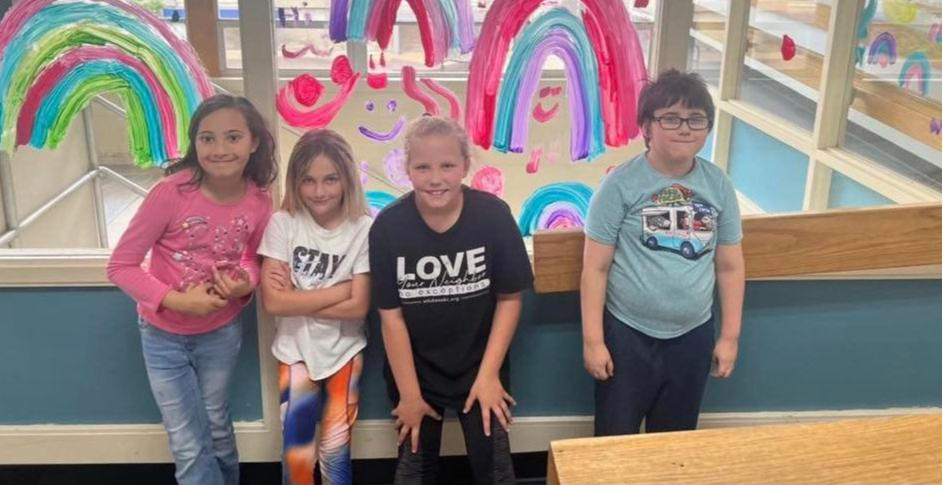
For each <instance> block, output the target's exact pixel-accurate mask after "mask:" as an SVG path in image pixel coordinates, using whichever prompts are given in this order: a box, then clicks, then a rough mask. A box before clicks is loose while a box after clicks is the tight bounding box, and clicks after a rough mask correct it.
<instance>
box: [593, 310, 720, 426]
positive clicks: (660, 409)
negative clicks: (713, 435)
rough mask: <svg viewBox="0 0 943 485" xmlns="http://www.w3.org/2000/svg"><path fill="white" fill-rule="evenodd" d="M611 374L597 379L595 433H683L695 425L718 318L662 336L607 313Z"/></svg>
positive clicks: (606, 336)
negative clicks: (673, 336)
mask: <svg viewBox="0 0 943 485" xmlns="http://www.w3.org/2000/svg"><path fill="white" fill-rule="evenodd" d="M603 334H604V338H605V342H606V347H607V348H608V349H609V354H610V355H611V356H612V364H613V369H614V370H613V373H614V375H613V377H610V378H609V379H607V380H605V381H596V426H595V434H596V436H611V435H623V434H636V433H638V432H639V427H640V426H641V424H642V420H643V419H644V420H645V431H646V432H649V433H651V432H660V431H684V430H692V429H694V428H696V427H697V417H698V413H699V412H700V408H701V399H702V398H703V396H704V388H705V386H706V385H707V378H708V375H709V374H710V369H711V360H712V355H713V349H714V319H713V317H711V318H710V319H708V320H707V322H705V323H704V324H702V325H700V326H698V327H696V328H695V329H693V330H691V331H690V332H688V333H686V334H684V335H681V336H680V337H675V338H670V339H658V338H654V337H650V336H648V335H646V334H644V333H642V332H639V331H638V330H635V329H634V328H632V327H630V326H628V325H626V324H624V323H622V322H621V321H619V320H618V319H617V318H616V317H615V316H613V315H612V314H611V313H609V311H608V310H607V311H606V312H605V316H604V317H603Z"/></svg>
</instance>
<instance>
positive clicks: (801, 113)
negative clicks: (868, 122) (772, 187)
mask: <svg viewBox="0 0 943 485" xmlns="http://www.w3.org/2000/svg"><path fill="white" fill-rule="evenodd" d="M829 11H830V8H829V6H828V5H826V4H823V3H819V2H817V1H816V0H794V1H790V2H781V1H773V0H759V1H758V2H756V4H755V6H754V7H753V8H751V9H750V28H749V30H748V34H747V50H746V56H745V58H744V65H745V68H744V71H743V77H742V78H741V82H740V99H742V100H744V101H748V102H750V103H752V104H755V105H756V106H758V107H760V108H761V109H763V110H765V111H768V112H770V113H772V114H774V115H776V116H780V117H782V118H784V119H785V120H786V121H788V122H790V123H792V124H794V125H797V126H799V127H800V128H803V129H804V130H806V131H808V132H809V133H811V132H812V130H813V126H814V124H815V110H816V104H817V102H818V97H819V93H818V89H819V83H820V79H821V77H822V69H823V65H824V64H823V61H824V58H825V50H826V45H827V42H828V18H829Z"/></svg>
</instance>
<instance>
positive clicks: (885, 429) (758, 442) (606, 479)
mask: <svg viewBox="0 0 943 485" xmlns="http://www.w3.org/2000/svg"><path fill="white" fill-rule="evenodd" d="M941 424H943V419H941V416H940V414H930V415H922V416H904V417H893V418H874V419H862V420H848V421H836V422H828V423H809V424H786V425H774V426H757V427H747V428H725V429H711V430H703V431H689V432H680V433H661V434H648V435H646V434H641V435H635V436H616V437H606V438H583V439H571V440H561V441H554V442H552V443H551V444H550V456H549V457H548V463H547V484H548V485H556V484H602V483H606V484H616V483H625V484H628V483H730V484H737V483H849V484H850V483H940V481H941V475H940V464H941V461H940V460H941V452H940V450H941V444H940V437H941V434H940V426H941Z"/></svg>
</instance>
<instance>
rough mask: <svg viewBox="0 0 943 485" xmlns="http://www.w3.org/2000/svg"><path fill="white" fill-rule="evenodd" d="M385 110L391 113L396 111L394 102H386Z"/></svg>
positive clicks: (392, 100) (393, 100)
mask: <svg viewBox="0 0 943 485" xmlns="http://www.w3.org/2000/svg"><path fill="white" fill-rule="evenodd" d="M386 109H388V110H389V111H390V112H391V113H392V112H394V111H396V100H395V99H391V100H390V101H389V102H387V103H386Z"/></svg>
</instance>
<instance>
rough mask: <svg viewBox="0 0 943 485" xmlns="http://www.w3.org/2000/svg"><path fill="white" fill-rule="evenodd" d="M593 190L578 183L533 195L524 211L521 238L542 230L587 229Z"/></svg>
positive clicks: (548, 186)
mask: <svg viewBox="0 0 943 485" xmlns="http://www.w3.org/2000/svg"><path fill="white" fill-rule="evenodd" d="M592 197H593V189H591V188H589V186H588V185H585V184H581V183H579V182H564V183H556V184H550V185H545V186H543V187H541V188H539V189H537V190H536V191H534V193H533V194H531V196H530V197H528V198H527V200H525V201H524V205H523V206H522V207H521V217H520V220H519V222H518V227H519V228H520V230H521V235H522V236H525V237H527V236H533V235H534V233H535V232H537V231H538V230H541V229H566V228H570V227H583V226H585V225H586V214H587V213H588V212H589V201H590V199H592Z"/></svg>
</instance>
